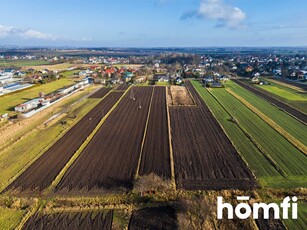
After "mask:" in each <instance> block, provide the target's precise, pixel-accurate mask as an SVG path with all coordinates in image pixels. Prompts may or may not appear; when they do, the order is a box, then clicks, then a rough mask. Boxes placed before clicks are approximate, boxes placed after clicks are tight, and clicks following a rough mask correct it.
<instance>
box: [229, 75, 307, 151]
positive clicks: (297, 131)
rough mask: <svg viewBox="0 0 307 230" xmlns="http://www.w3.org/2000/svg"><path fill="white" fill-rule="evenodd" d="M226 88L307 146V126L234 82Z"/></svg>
mask: <svg viewBox="0 0 307 230" xmlns="http://www.w3.org/2000/svg"><path fill="white" fill-rule="evenodd" d="M226 87H228V88H230V89H231V90H232V91H233V92H235V93H236V94H238V95H239V96H241V97H243V98H244V99H245V100H246V101H248V102H249V103H250V104H252V105H253V106H254V107H256V108H257V109H258V110H259V111H260V112H262V113H264V114H265V115H266V116H267V117H269V118H270V119H272V120H273V121H274V122H275V123H276V124H278V125H279V126H280V127H282V128H283V129H284V130H286V131H287V132H288V133H289V134H290V135H292V136H293V137H295V138H296V139H297V140H298V141H300V142H301V143H303V144H304V145H306V146H307V126H306V125H304V124H302V123H301V122H299V121H298V120H296V119H295V118H293V117H292V116H290V115H288V114H287V113H285V112H283V111H282V110H280V109H279V108H277V107H276V106H274V105H272V104H270V103H269V102H267V101H266V100H264V99H262V98H260V97H257V96H256V95H255V94H253V93H251V92H250V91H248V90H246V89H244V88H242V87H241V86H239V85H237V84H236V83H234V82H232V81H231V82H228V83H227V84H226Z"/></svg>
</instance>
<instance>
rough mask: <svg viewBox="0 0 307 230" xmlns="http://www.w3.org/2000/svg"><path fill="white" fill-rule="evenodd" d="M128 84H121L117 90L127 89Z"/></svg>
mask: <svg viewBox="0 0 307 230" xmlns="http://www.w3.org/2000/svg"><path fill="white" fill-rule="evenodd" d="M128 87H129V86H128V85H127V84H120V85H119V86H118V87H117V88H116V90H127V89H128Z"/></svg>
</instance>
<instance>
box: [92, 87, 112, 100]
mask: <svg viewBox="0 0 307 230" xmlns="http://www.w3.org/2000/svg"><path fill="white" fill-rule="evenodd" d="M110 91H111V88H101V89H99V90H98V91H97V92H95V93H93V94H92V95H91V96H89V98H103V97H104V96H105V95H107V93H108V92H110Z"/></svg>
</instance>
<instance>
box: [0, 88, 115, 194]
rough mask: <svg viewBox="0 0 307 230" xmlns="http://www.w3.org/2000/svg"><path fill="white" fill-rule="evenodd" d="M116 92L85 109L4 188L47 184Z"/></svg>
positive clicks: (18, 189) (35, 188)
mask: <svg viewBox="0 0 307 230" xmlns="http://www.w3.org/2000/svg"><path fill="white" fill-rule="evenodd" d="M120 96H121V94H120V93H117V94H115V93H112V94H110V92H109V93H108V94H106V95H105V97H104V98H103V99H102V101H101V102H100V103H99V104H98V105H97V106H96V107H95V108H93V109H92V110H91V111H90V112H88V113H87V114H86V115H85V116H84V117H83V118H82V119H81V120H80V121H79V122H78V123H77V124H75V125H74V126H73V127H72V128H71V129H70V130H69V131H68V132H66V133H65V134H64V136H62V138H60V139H59V140H58V141H57V142H56V143H55V144H54V145H53V146H51V148H49V149H48V150H47V151H46V152H45V153H44V154H42V155H41V156H40V157H39V158H38V159H37V160H36V161H35V162H34V163H33V164H31V165H30V166H29V167H28V168H27V169H26V170H25V171H24V172H23V173H22V174H21V175H19V176H18V177H17V179H16V180H14V181H13V183H11V184H10V185H9V186H8V187H7V188H6V189H5V190H4V191H8V190H15V192H17V193H18V192H25V193H26V192H29V191H31V193H33V192H35V191H36V192H41V191H42V190H44V189H45V188H47V187H49V186H50V185H51V183H52V181H53V180H54V179H55V178H56V176H57V175H58V174H59V172H60V171H61V170H62V169H63V167H64V166H65V165H66V163H67V162H68V161H69V159H70V158H71V157H72V156H73V154H74V153H75V152H76V151H77V149H78V148H79V147H80V145H81V144H82V143H83V142H84V141H85V140H86V138H87V137H88V136H89V135H90V134H91V133H92V131H93V130H94V129H95V127H96V126H97V124H98V123H99V122H100V120H101V118H102V117H103V116H104V115H105V112H106V111H108V110H109V109H111V107H112V106H113V105H114V103H116V101H117V100H118V99H119V98H120Z"/></svg>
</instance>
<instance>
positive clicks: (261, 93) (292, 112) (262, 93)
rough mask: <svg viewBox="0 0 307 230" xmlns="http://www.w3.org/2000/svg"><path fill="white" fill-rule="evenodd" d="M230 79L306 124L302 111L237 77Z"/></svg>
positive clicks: (306, 118)
mask: <svg viewBox="0 0 307 230" xmlns="http://www.w3.org/2000/svg"><path fill="white" fill-rule="evenodd" d="M232 81H234V82H235V83H237V84H238V85H240V86H241V87H243V88H245V89H247V90H249V91H251V92H252V93H254V94H256V95H257V96H259V97H262V98H264V99H265V100H267V101H269V102H270V103H272V104H273V105H275V106H277V107H278V108H280V109H282V110H284V111H285V112H287V113H288V114H290V115H292V116H293V117H295V118H296V119H298V120H300V121H302V122H303V123H305V124H307V116H306V115H305V114H304V113H302V112H300V111H298V110H296V109H294V108H293V107H291V106H289V105H287V104H285V103H283V102H281V101H279V100H277V99H275V98H273V97H272V96H271V95H270V94H269V93H268V92H265V91H264V90H261V89H256V88H254V87H252V86H250V85H247V84H245V83H243V82H242V81H239V80H237V79H232Z"/></svg>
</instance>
